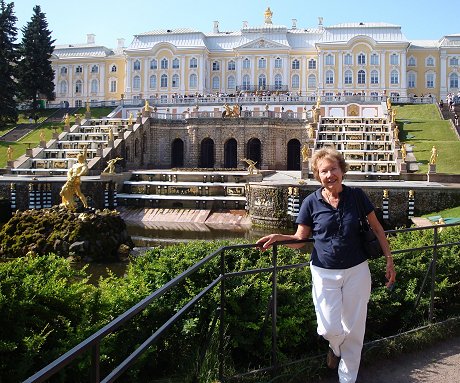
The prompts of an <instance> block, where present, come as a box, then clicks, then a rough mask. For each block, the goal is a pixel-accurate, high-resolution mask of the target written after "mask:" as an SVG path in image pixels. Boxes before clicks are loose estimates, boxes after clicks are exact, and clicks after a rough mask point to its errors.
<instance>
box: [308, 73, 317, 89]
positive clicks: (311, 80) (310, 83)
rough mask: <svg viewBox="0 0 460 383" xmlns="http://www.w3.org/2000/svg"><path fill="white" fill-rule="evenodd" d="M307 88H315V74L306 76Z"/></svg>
mask: <svg viewBox="0 0 460 383" xmlns="http://www.w3.org/2000/svg"><path fill="white" fill-rule="evenodd" d="M307 86H308V89H315V88H316V76H315V75H314V74H311V75H309V76H308V83H307Z"/></svg>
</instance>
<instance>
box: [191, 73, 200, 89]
mask: <svg viewBox="0 0 460 383" xmlns="http://www.w3.org/2000/svg"><path fill="white" fill-rule="evenodd" d="M197 86H198V76H197V75H196V74H195V73H192V74H191V75H190V88H196V87H197Z"/></svg>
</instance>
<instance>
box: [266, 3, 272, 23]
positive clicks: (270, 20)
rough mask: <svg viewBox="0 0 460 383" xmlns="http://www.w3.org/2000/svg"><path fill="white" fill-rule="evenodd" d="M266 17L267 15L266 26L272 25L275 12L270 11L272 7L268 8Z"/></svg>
mask: <svg viewBox="0 0 460 383" xmlns="http://www.w3.org/2000/svg"><path fill="white" fill-rule="evenodd" d="M264 15H265V24H271V23H272V16H273V12H272V11H271V10H270V7H268V8H267V10H266V11H265V13H264Z"/></svg>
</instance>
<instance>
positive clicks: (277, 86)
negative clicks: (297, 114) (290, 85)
mask: <svg viewBox="0 0 460 383" xmlns="http://www.w3.org/2000/svg"><path fill="white" fill-rule="evenodd" d="M282 87H283V78H282V77H281V75H280V74H277V75H275V89H276V90H279V89H281V88H282Z"/></svg>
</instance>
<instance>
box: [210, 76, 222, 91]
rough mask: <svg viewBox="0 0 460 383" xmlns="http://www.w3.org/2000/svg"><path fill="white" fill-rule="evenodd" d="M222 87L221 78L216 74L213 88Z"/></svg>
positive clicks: (213, 79)
mask: <svg viewBox="0 0 460 383" xmlns="http://www.w3.org/2000/svg"><path fill="white" fill-rule="evenodd" d="M219 88H220V79H219V77H218V76H214V77H213V78H212V89H219Z"/></svg>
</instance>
